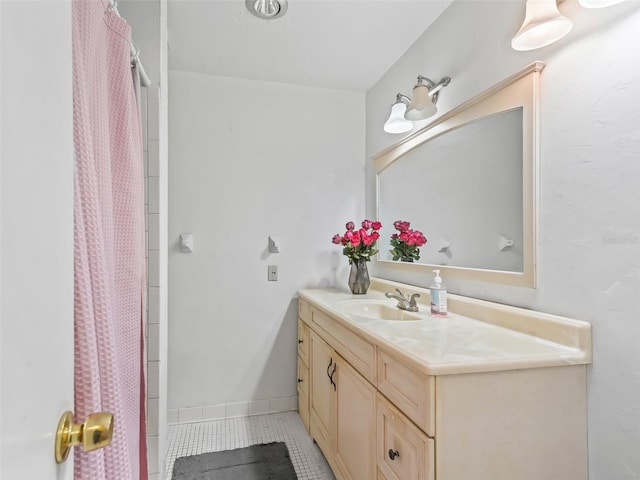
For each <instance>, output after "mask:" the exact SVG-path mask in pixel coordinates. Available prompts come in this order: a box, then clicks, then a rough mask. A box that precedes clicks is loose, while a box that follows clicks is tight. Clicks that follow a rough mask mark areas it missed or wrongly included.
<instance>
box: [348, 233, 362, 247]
mask: <svg viewBox="0 0 640 480" xmlns="http://www.w3.org/2000/svg"><path fill="white" fill-rule="evenodd" d="M350 241H351V245H353V246H354V247H357V246H358V245H360V233H358V232H353V236H352V237H351V240H350Z"/></svg>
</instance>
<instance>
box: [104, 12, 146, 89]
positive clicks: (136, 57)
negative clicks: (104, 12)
mask: <svg viewBox="0 0 640 480" xmlns="http://www.w3.org/2000/svg"><path fill="white" fill-rule="evenodd" d="M108 8H109V10H111V11H112V12H113V13H115V14H116V15H117V16H118V17H120V18H122V15H120V12H119V11H118V0H109V7H108ZM130 45H131V65H132V66H133V65H134V64H135V65H136V66H137V67H138V72H139V73H140V84H141V85H142V86H143V87H148V86H150V85H151V80H150V79H149V76H148V75H147V72H145V70H144V67H143V66H142V60H140V50H139V49H138V48H137V47H136V46H135V45H134V44H133V42H130Z"/></svg>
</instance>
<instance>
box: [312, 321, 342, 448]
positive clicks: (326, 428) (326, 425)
mask: <svg viewBox="0 0 640 480" xmlns="http://www.w3.org/2000/svg"><path fill="white" fill-rule="evenodd" d="M310 338H311V349H310V353H311V391H310V392H309V395H310V396H311V425H310V427H311V436H312V437H313V438H314V440H315V441H316V442H317V443H318V445H319V446H320V448H321V449H322V451H323V452H324V454H325V455H326V456H327V457H328V458H333V451H332V448H333V444H334V442H333V433H334V431H335V428H334V425H335V413H334V412H335V400H336V396H335V392H334V384H333V383H332V380H331V375H333V374H334V373H335V370H334V369H335V368H336V364H335V360H336V355H335V352H334V351H333V349H332V348H331V347H330V346H329V345H328V344H327V342H325V341H324V340H323V339H322V338H320V337H319V336H318V335H317V334H316V333H315V332H313V331H312V332H311V336H310Z"/></svg>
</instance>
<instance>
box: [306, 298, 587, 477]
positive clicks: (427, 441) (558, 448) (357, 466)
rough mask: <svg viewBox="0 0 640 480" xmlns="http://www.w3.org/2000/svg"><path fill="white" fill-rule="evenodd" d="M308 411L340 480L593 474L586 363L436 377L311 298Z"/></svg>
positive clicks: (312, 431)
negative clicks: (590, 468)
mask: <svg viewBox="0 0 640 480" xmlns="http://www.w3.org/2000/svg"><path fill="white" fill-rule="evenodd" d="M299 312H300V313H299V317H300V319H299V323H298V330H299V332H298V341H299V343H298V380H299V382H298V394H299V405H300V408H299V410H300V415H301V417H302V419H303V422H304V423H305V426H307V425H308V431H309V432H310V435H311V436H312V437H313V439H314V440H315V441H316V442H317V443H318V445H319V446H320V448H321V450H322V452H323V453H324V455H325V457H326V458H327V461H328V462H329V464H330V465H331V468H332V469H333V471H334V474H335V475H336V477H337V479H338V480H372V479H378V480H485V479H486V480H488V479H491V480H514V479H518V480H541V479H571V480H586V479H587V477H588V475H587V462H586V458H587V457H586V451H587V445H586V439H587V432H586V395H585V391H586V366H585V365H563V366H554V367H551V368H549V367H547V368H522V369H510V370H496V371H485V372H469V373H457V374H433V373H431V372H430V371H429V370H428V369H425V368H424V365H422V364H421V363H420V362H419V361H418V360H416V359H414V358H412V357H410V356H407V355H402V353H401V352H400V353H399V352H398V351H397V350H394V349H393V348H389V345H388V343H385V342H384V341H380V340H377V339H376V337H374V336H372V335H370V334H366V333H364V332H361V331H359V330H358V329H357V328H351V326H350V325H349V326H348V325H347V324H346V323H345V322H344V321H341V320H340V317H339V316H338V315H332V314H331V313H330V310H327V309H326V308H325V309H321V308H319V307H316V304H315V303H310V302H307V301H306V300H304V299H301V300H300V310H299Z"/></svg>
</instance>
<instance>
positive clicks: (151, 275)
mask: <svg viewBox="0 0 640 480" xmlns="http://www.w3.org/2000/svg"><path fill="white" fill-rule="evenodd" d="M141 108H142V135H143V150H144V168H145V217H146V225H145V231H146V257H147V311H146V313H147V315H146V318H147V324H146V329H145V331H146V336H147V338H146V339H147V342H146V345H147V352H146V353H147V364H146V379H147V448H148V454H147V458H148V464H149V480H160V462H159V458H158V457H159V452H158V440H159V408H158V401H159V397H160V392H159V389H158V381H159V378H158V377H159V366H160V355H159V327H160V325H159V323H160V322H159V321H160V313H159V305H160V288H159V285H160V283H159V260H160V246H159V243H160V242H159V240H160V232H159V228H158V223H159V222H158V221H159V217H160V215H159V213H160V210H159V195H158V194H159V191H158V185H159V176H160V169H159V144H160V142H159V113H158V111H159V90H158V87H153V86H152V87H146V88H142V89H141ZM163 463H164V462H163Z"/></svg>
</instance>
